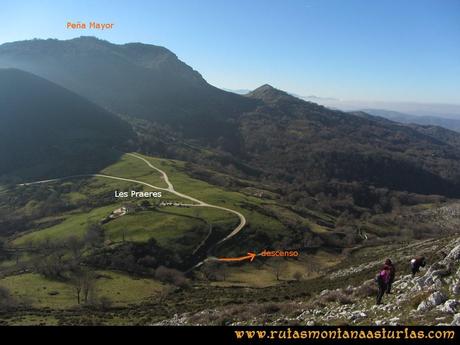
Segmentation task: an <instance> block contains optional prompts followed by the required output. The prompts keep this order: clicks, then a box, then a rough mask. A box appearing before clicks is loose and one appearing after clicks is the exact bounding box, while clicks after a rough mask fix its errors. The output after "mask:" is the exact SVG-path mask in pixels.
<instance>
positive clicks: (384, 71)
mask: <svg viewBox="0 0 460 345" xmlns="http://www.w3.org/2000/svg"><path fill="white" fill-rule="evenodd" d="M67 21H75V22H76V21H82V22H89V21H100V22H110V23H115V27H114V29H113V30H111V31H105V32H100V31H95V30H80V31H75V30H68V29H66V23H67ZM82 35H86V36H87V35H91V36H97V37H100V38H104V39H107V40H109V41H112V42H116V43H126V42H132V41H138V42H144V43H152V44H157V45H162V46H165V47H167V48H169V49H170V50H172V51H173V52H174V53H176V54H177V55H178V56H179V58H180V59H181V60H183V61H185V62H186V63H187V64H189V65H191V66H192V67H193V68H195V69H197V70H198V71H199V72H201V73H202V74H203V76H204V77H205V78H206V79H207V80H208V81H209V82H210V83H211V84H214V85H216V86H219V87H226V88H233V89H252V88H255V87H257V86H259V85H261V84H264V83H270V84H272V85H274V86H276V87H278V88H281V89H284V90H289V91H291V92H294V93H297V94H301V95H311V94H314V95H318V96H323V97H335V98H340V99H346V100H353V99H358V100H382V101H416V102H441V103H460V0H378V1H377V0H376V1H373V0H193V1H192V0H165V1H155V0H149V1H142V0H130V1H128V0H126V1H122V0H110V1H109V0H99V1H96V0H78V1H75V0H73V1H70V0H60V1H50V0H31V1H20V0H0V42H2V43H3V42H9V41H16V40H23V39H31V38H35V37H38V38H59V39H65V38H72V37H76V36H82Z"/></svg>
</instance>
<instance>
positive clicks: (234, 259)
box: [217, 253, 257, 262]
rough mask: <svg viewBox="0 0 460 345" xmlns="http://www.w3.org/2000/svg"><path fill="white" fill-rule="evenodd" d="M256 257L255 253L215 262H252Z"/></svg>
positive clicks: (220, 259)
mask: <svg viewBox="0 0 460 345" xmlns="http://www.w3.org/2000/svg"><path fill="white" fill-rule="evenodd" d="M256 256H257V254H255V253H248V255H246V256H241V257H239V258H218V259H217V260H219V261H243V260H249V261H251V262H252V261H253V260H254V259H255V257H256Z"/></svg>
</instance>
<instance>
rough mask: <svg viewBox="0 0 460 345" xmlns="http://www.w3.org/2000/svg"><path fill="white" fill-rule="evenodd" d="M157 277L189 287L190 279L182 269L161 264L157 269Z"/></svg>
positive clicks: (163, 280) (176, 284) (179, 285)
mask: <svg viewBox="0 0 460 345" xmlns="http://www.w3.org/2000/svg"><path fill="white" fill-rule="evenodd" d="M155 278H156V279H158V280H160V281H162V282H166V283H169V284H173V285H175V286H178V287H187V286H188V280H187V278H185V276H184V274H183V273H182V272H181V271H178V270H175V269H173V268H167V267H165V266H160V267H158V268H157V269H156V270H155Z"/></svg>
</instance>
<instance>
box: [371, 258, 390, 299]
mask: <svg viewBox="0 0 460 345" xmlns="http://www.w3.org/2000/svg"><path fill="white" fill-rule="evenodd" d="M375 281H376V283H377V286H378V288H379V291H378V293H377V304H382V297H383V294H384V293H385V291H387V289H388V284H389V282H390V266H388V265H385V266H383V268H382V270H381V271H380V272H379V274H377V277H375Z"/></svg>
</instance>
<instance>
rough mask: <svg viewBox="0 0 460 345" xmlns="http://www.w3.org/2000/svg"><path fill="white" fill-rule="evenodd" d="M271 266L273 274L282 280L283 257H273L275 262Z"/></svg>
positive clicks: (278, 279)
mask: <svg viewBox="0 0 460 345" xmlns="http://www.w3.org/2000/svg"><path fill="white" fill-rule="evenodd" d="M271 267H272V270H273V274H274V275H275V277H276V280H277V281H280V277H281V272H282V262H281V258H273V263H272V266H271Z"/></svg>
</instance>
